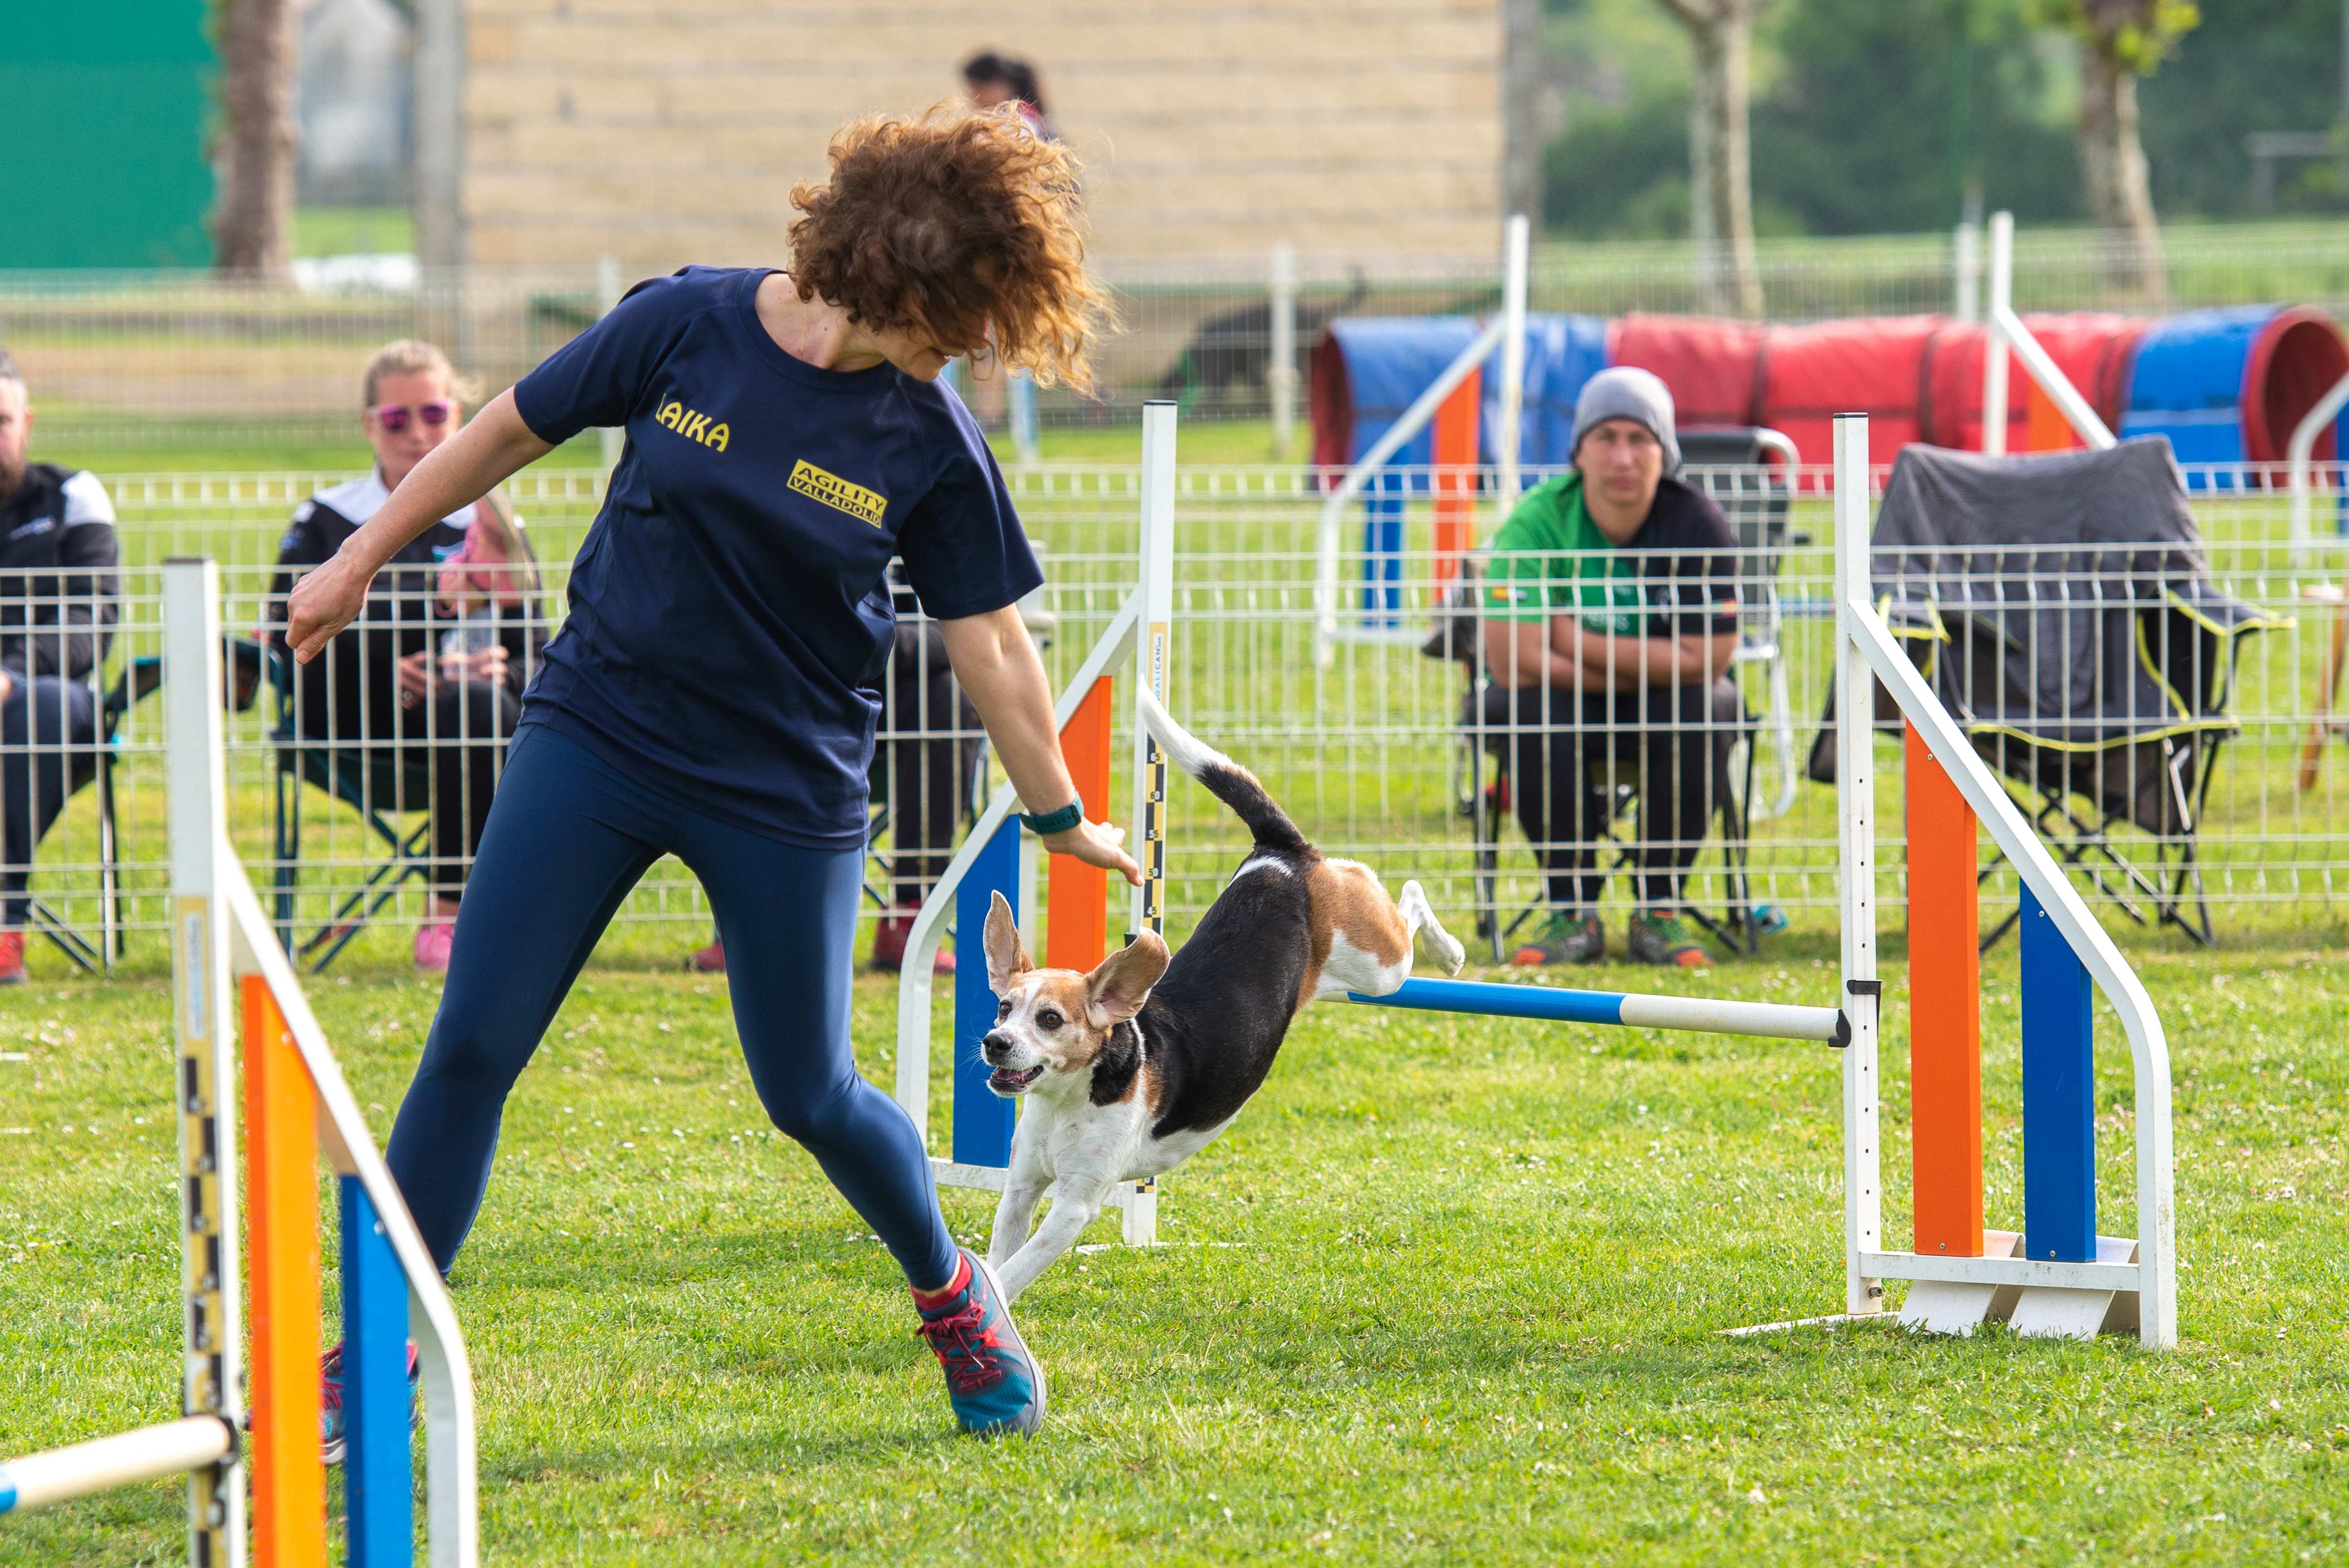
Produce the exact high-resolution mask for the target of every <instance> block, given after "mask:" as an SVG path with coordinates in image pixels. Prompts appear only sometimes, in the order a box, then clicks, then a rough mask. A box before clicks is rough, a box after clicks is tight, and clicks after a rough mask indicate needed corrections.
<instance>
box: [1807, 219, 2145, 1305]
mask: <svg viewBox="0 0 2349 1568" xmlns="http://www.w3.org/2000/svg"><path fill="white" fill-rule="evenodd" d="M1993 232H1996V231H1995V228H1994V229H1993ZM1995 249H1996V247H1995V245H1994V246H1993V252H1994V253H1995ZM1995 270H1996V269H1995V267H1994V268H1993V271H1994V272H1995ZM1867 464H1868V420H1867V418H1866V417H1865V416H1863V415H1857V414H1847V415H1842V416H1839V417H1838V418H1837V420H1836V599H1837V604H1836V612H1837V614H1836V624H1837V646H1838V655H1837V682H1838V691H1837V707H1836V712H1837V758H1838V761H1839V763H1840V764H1841V765H1842V767H1843V768H1844V769H1847V771H1844V772H1842V773H1840V774H1839V775H1838V778H1837V788H1838V789H1839V790H1840V791H1841V794H1842V798H1843V799H1842V820H1843V851H1844V878H1845V883H1844V896H1843V904H1844V918H1845V931H1844V959H1845V965H1846V970H1847V978H1846V988H1847V990H1858V989H1861V988H1866V989H1868V990H1869V991H1871V992H1872V990H1873V987H1872V985H1870V983H1871V982H1872V981H1873V979H1874V973H1875V954H1874V938H1875V932H1874V898H1875V890H1874V888H1873V886H1872V883H1873V881H1874V876H1875V867H1874V864H1873V846H1872V842H1871V841H1872V837H1873V832H1872V825H1871V824H1870V823H1869V822H1868V820H1867V812H1868V804H1867V802H1868V798H1869V787H1868V786H1869V776H1868V772H1867V762H1868V748H1869V747H1870V745H1871V744H1872V734H1871V731H1872V727H1873V708H1874V705H1873V703H1872V702H1870V701H1869V700H1868V697H1867V696H1866V695H1865V694H1867V693H1868V692H1869V691H1870V690H1871V689H1872V686H1873V682H1881V683H1882V685H1883V686H1884V688H1885V690H1886V691H1888V692H1889V694H1890V695H1891V696H1892V700H1893V702H1894V704H1895V705H1896V706H1897V707H1899V711H1900V713H1901V715H1902V717H1904V718H1906V719H1907V721H1908V722H1909V725H1910V726H1912V727H1914V728H1915V730H1916V732H1917V734H1918V736H1919V738H1920V740H1921V742H1922V744H1923V746H1924V747H1925V748H1927V750H1928V751H1930V755H1931V757H1932V758H1933V759H1934V760H1935V761H1937V762H1938V763H1939V765H1940V768H1941V769H1942V771H1943V772H1944V773H1945V774H1946V776H1947V778H1948V779H1949V781H1950V783H1951V785H1953V786H1954V787H1955V788H1956V789H1957V791H1958V792H1959V794H1961V796H1962V797H1963V798H1964V800H1965V804H1966V805H1967V806H1968V807H1970V808H1971V810H1972V812H1973V813H1974V815H1975V817H1976V818H1977V819H1979V820H1980V821H1981V822H1982V825H1983V827H1985V828H1986V829H1987V830H1989V833H1990V836H1991V839H1992V841H1993V842H1994V843H1996V845H1997V846H1998V848H1999V850H2000V851H2001V852H2002V854H2004V855H2005V857H2006V859H2007V861H2008V863H2010V864H2011V865H2012V866H2013V868H2014V871H2015V874H2016V876H2017V877H2018V878H2019V879H2020V881H2021V882H2022V883H2023V889H2024V891H2025V896H2026V900H2027V901H2035V903H2036V905H2037V907H2038V910H2039V911H2040V912H2042V913H2044V918H2045V920H2047V921H2048V922H2049V923H2050V924H2051V925H2052V927H2053V930H2054V934H2055V935H2056V936H2057V937H2059V938H2060V944H2055V945H2058V946H2060V947H2064V948H2068V949H2069V954H2070V956H2071V957H2072V958H2073V959H2075V960H2076V962H2077V964H2078V965H2081V966H2082V967H2083V968H2085V972H2086V976H2087V978H2088V979H2090V980H2093V981H2094V983H2095V986H2096V988H2097V989H2099V990H2101V991H2102V992H2103V993H2104V995H2105V997H2106V1001H2107V1002H2109V1003H2110V1004H2111V1006H2112V1008H2113V1011H2114V1012H2115V1013H2116V1014H2117V1015H2118V1016H2119V1018H2120V1021H2121V1026H2122V1029H2123V1032H2124V1033H2125V1034H2126V1035H2127V1039H2128V1046H2129V1057H2130V1063H2131V1068H2132V1071H2133V1078H2134V1088H2135V1116H2134V1118H2133V1121H2134V1126H2135V1136H2136V1154H2137V1236H2136V1237H2135V1238H2134V1239H2133V1240H2115V1239H2114V1238H2110V1237H2104V1236H2096V1237H2095V1238H2093V1239H2094V1243H2095V1244H2094V1249H2093V1251H2094V1255H2093V1256H2092V1257H2086V1258H2081V1259H2076V1260H2066V1261H2054V1260H2050V1259H2048V1258H2045V1257H2030V1256H2015V1255H1983V1256H1957V1255H1940V1254H1935V1255H1930V1256H1928V1255H1920V1253H1915V1252H1899V1251H1894V1250H1890V1249H1889V1248H1887V1247H1885V1245H1884V1244H1883V1242H1882V1238H1881V1235H1880V1231H1881V1210H1882V1197H1881V1194H1882V1183H1881V1180H1880V1171H1879V1169H1878V1138H1877V1132H1878V1125H1877V1123H1878V1117H1877V1109H1878V1077H1877V1070H1876V1068H1877V1063H1876V1031H1875V1029H1874V1027H1873V1022H1874V1018H1873V1015H1874V1012H1875V1000H1876V999H1875V997H1874V995H1872V994H1871V995H1865V996H1863V995H1852V996H1850V997H1848V998H1847V1007H1849V1008H1851V1011H1852V1047H1851V1051H1850V1054H1849V1056H1848V1057H1847V1058H1846V1060H1845V1063H1844V1117H1845V1124H1844V1152H1845V1189H1844V1203H1845V1215H1846V1220H1845V1231H1846V1274H1847V1291H1846V1298H1847V1299H1846V1304H1845V1311H1846V1314H1847V1315H1870V1314H1874V1313H1877V1312H1879V1311H1880V1310H1881V1309H1882V1282H1883V1281H1885V1280H1890V1279H1900V1280H1908V1281H1909V1282H1911V1285H1910V1293H1909V1301H1908V1303H1907V1304H1906V1305H1905V1307H1904V1310H1903V1312H1902V1315H1901V1316H1902V1320H1903V1321H1904V1322H1907V1323H1910V1324H1912V1325H1915V1326H1921V1327H1928V1328H1935V1329H1951V1330H1958V1331H1962V1330H1964V1329H1966V1328H1968V1327H1970V1326H1971V1325H1972V1324H1974V1323H1978V1322H1982V1321H1985V1320H1988V1319H1994V1318H1995V1319H2003V1320H2006V1321H2008V1322H2011V1323H2013V1325H2014V1326H2016V1328H2017V1330H2018V1332H2022V1333H2026V1334H2033V1333H2036V1334H2048V1335H2060V1336H2093V1335H2095V1333H2097V1332H2098V1331H2099V1329H2100V1328H2106V1327H2115V1326H2129V1325H2130V1324H2131V1322H2132V1320H2133V1324H2134V1326H2135V1327H2136V1329H2137V1335H2138V1337H2139V1338H2140V1340H2141V1341H2142V1342H2143V1343H2144V1344H2145V1346H2147V1347H2148V1348H2151V1349H2167V1348H2169V1347H2172V1346H2175V1345H2176V1344H2177V1343H2178V1303H2177V1290H2176V1261H2175V1253H2176V1236H2175V1233H2176V1202H2175V1198H2174V1195H2173V1188H2172V1166H2171V1157H2170V1084H2169V1054H2168V1041H2167V1039H2166V1038H2165V1037H2164V1035H2163V1032H2162V1026H2161V1019H2160V1017H2159V1016H2158V1014H2157V1013H2156V1012H2155V1010H2154V1006H2153V1001H2152V998H2151V997H2150V996H2148V995H2147V993H2146V989H2145V986H2144V985H2143V983H2142V982H2141V981H2139V980H2138V978H2137V975H2136V973H2135V972H2134V971H2133V970H2131V969H2130V968H2129V966H2128V964H2127V960H2125V959H2124V958H2123V957H2122V956H2121V954H2120V951H2119V949H2118V948H2116V946H2115V945H2114V944H2113V941H2112V938H2111V937H2110V936H2109V935H2107V934H2106V932H2105V929H2104V927H2103V926H2102V925H2100V924H2099V923H2097V921H2096V918H2095V915H2094V914H2093V913H2090V912H2089V909H2088V906H2087V903H2086V902H2085V900H2084V899H2082V898H2081V896H2080V894H2079V892H2077V890H2075V888H2074V887H2073V886H2072V884H2071V882H2069V881H2068V880H2067V879H2066V878H2065V877H2064V871H2063V868H2062V866H2061V865H2060V864H2059V863H2058V862H2057V861H2056V859H2055V857H2054V855H2053V854H2051V853H2050V852H2049V851H2048V850H2047V848H2046V846H2044V844H2042V843H2041V842H2040V841H2039V838H2038V836H2037V834H2035V833H2034V832H2033V830H2032V829H2031V826H2030V824H2029V823H2028V822H2026V821H2025V820H2023V813H2022V812H2021V810H2018V809H2017V808H2016V806H2015V804H2014V802H2013V799H2011V798H2010V797H2009V796H2008V795H2007V793H2006V790H2005V789H2003V788H2002V786H2001V785H2000V783H1999V782H1998V779H1997V778H1996V776H1995V775H1994V774H1992V771H1991V770H1990V768H1989V766H1988V765H1987V764H1985V763H1984V762H1983V761H1982V759H1981V758H1980V757H1978V756H1977V755H1976V754H1975V752H1974V749H1973V747H1972V745H1971V741H1970V739H1969V738H1968V737H1967V735H1966V733H1965V731H1964V730H1963V729H1962V728H1961V727H1960V726H1959V724H1958V722H1957V720H1956V719H1955V717H1952V716H1951V713H1950V711H1949V710H1948V709H1947V708H1946V707H1943V706H1942V704H1941V703H1940V699H1938V698H1937V697H1936V696H1934V695H1933V693H1932V690H1931V688H1930V686H1927V685H1926V684H1925V680H1924V677H1923V676H1921V675H1920V673H1919V672H1918V670H1917V667H1916V665H1914V664H1912V663H1911V662H1910V661H1909V655H1907V654H1906V653H1904V652H1903V651H1902V650H1901V648H1900V646H1899V643H1898V641H1897V640H1896V639H1895V638H1894V637H1893V635H1892V634H1891V631H1890V629H1889V627H1888V626H1887V625H1886V624H1885V623H1884V620H1883V617H1882V616H1881V615H1879V614H1878V612H1877V610H1876V608H1875V606H1874V604H1873V603H1872V597H1873V595H1872V591H1871V588H1870V578H1869V573H1868V541H1869V537H1870V532H1871V530H1870V526H1869V502H1868V469H1867ZM1871 676H1872V677H1873V682H1872V681H1871V679H1870V677H1871ZM1854 768H1857V769H1858V771H1857V773H1855V772H1853V771H1850V770H1849V769H1854ZM2042 940H2043V941H2044V938H2043V939H2042ZM1911 962H1912V964H1913V963H1914V962H1915V958H1914V956H1913V955H1912V959H1911ZM2027 970H2028V964H2027V963H2026V971H2027ZM2032 983H2033V976H2032V975H2031V974H2030V973H2028V972H2026V974H2025V975H2024V985H2025V989H2026V993H2027V992H2028V990H2029V988H2030V986H2031V985H2032ZM1861 1003H1865V1004H1866V1008H1865V1011H1866V1014H1867V1016H1868V1026H1867V1027H1865V1028H1863V1026H1862V1023H1861V1016H1862V1015H1861V1009H1860V1008H1859V1007H1858V1006H1855V1005H1856V1004H1861ZM2080 1003H2081V1007H2082V1012H2081V1015H2080V1017H2081V1026H2082V1027H2083V1029H2085V1026H2086V1013H2085V1008H2086V1006H2087V1000H2086V997H2085V995H2082V996H2081V998H2080ZM2031 1006H2032V999H2031V997H2030V996H2029V995H2025V997H2024V1007H2025V1012H2026V1015H2028V1013H2029V1011H2030V1009H2031ZM2083 1043H2084V1044H2085V1042H2083ZM2031 1047H2032V1040H2031V1037H2030V1034H2029V1030H2028V1025H2027V1022H2026V1034H2025V1062H2024V1072H2025V1075H2026V1080H2028V1078H2029V1075H2030V1074H2031V1072H2032V1070H2033V1064H2032V1062H2031V1060H2030V1053H2031ZM2027 1088H2028V1082H2027V1081H2026V1091H2027ZM2025 1109H2026V1118H2025V1119H2026V1126H2027V1125H2028V1123H2029V1114H2028V1112H2029V1108H2028V1105H2027V1104H2026V1108H2025ZM2027 1160H2028V1154H2027V1153H2026V1161H2027ZM2027 1177H2028V1171H2027V1167H2026V1178H2027ZM2026 1202H2028V1199H2027V1196H2026ZM2090 1202H2091V1204H2092V1203H2093V1197H2092V1193H2091V1197H2090ZM2088 1218H2089V1222H2090V1224H2091V1225H2093V1219H2094V1216H2093V1213H2091V1214H2090V1215H2089V1217H2088ZM1987 1234H1988V1235H1989V1236H1991V1237H1992V1238H1993V1239H1994V1240H1995V1241H1997V1242H1998V1243H1999V1244H2003V1245H2005V1246H2006V1247H2007V1249H2008V1252H2010V1253H2012V1252H2014V1251H2019V1250H2021V1249H2020V1246H2019V1244H2018V1243H2017V1238H2016V1236H2015V1235H2013V1234H2012V1233H2003V1232H1992V1233H1987ZM1986 1250H1988V1251H1990V1252H1992V1253H1996V1251H1997V1248H1996V1246H1992V1248H1989V1249H1986Z"/></svg>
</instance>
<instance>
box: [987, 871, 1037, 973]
mask: <svg viewBox="0 0 2349 1568" xmlns="http://www.w3.org/2000/svg"><path fill="white" fill-rule="evenodd" d="M1034 967H1036V966H1035V965H1032V964H1030V963H1029V962H1028V950H1027V949H1026V948H1025V947H1023V946H1021V945H1020V944H1019V926H1018V925H1017V924H1015V923H1013V921H1012V919H1011V906H1010V904H1009V903H1005V902H1004V898H1003V895H1002V894H1001V893H995V894H992V895H991V896H990V897H989V899H988V905H987V985H988V989H989V990H991V991H993V992H994V993H995V994H996V995H999V996H1000V995H1005V994H1006V993H1007V992H1009V990H1010V989H1011V985H1012V983H1013V982H1014V981H1016V980H1018V979H1019V976H1021V975H1025V974H1027V973H1028V971H1030V969H1033V968H1034Z"/></svg>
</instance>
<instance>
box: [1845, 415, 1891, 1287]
mask: <svg viewBox="0 0 2349 1568" xmlns="http://www.w3.org/2000/svg"><path fill="white" fill-rule="evenodd" d="M1835 520H1836V676H1835V678H1836V808H1837V826H1838V830H1839V831H1838V847H1839V848H1840V850H1841V852H1842V865H1841V869H1840V873H1839V874H1840V877H1841V880H1842V883H1843V886H1842V893H1843V898H1842V907H1843V995H1841V996H1840V997H1838V998H1837V1000H1838V1001H1839V1002H1840V1003H1841V1004H1842V1006H1843V1009H1844V1013H1845V1015H1846V1016H1847V1017H1848V1018H1849V1019H1850V1020H1851V1043H1850V1044H1849V1045H1847V1047H1844V1057H1843V1202H1844V1310H1845V1311H1846V1312H1852V1313H1871V1312H1878V1311H1881V1310H1882V1309H1883V1305H1884V1285H1883V1282H1882V1281H1881V1280H1878V1279H1873V1278H1870V1277H1869V1276H1868V1275H1867V1274H1862V1273H1861V1272H1860V1261H1859V1260H1860V1254H1861V1253H1872V1252H1875V1251H1878V1249H1879V1247H1880V1245H1881V1240H1882V1231H1883V1214H1884V1198H1883V1181H1882V1180H1881V1172H1880V1171H1879V1169H1878V1152H1877V1151H1878V1128H1877V1070H1876V1068H1877V1063H1876V1052H1877V1023H1878V1015H1879V1013H1880V1011H1881V1001H1882V997H1881V994H1880V991H1879V988H1878V980H1877V975H1876V774H1875V768H1874V761H1875V758H1873V756H1872V755H1871V753H1872V750H1873V748H1874V745H1875V736H1874V722H1875V717H1876V700H1875V699H1876V677H1875V676H1874V675H1873V674H1871V673H1870V672H1869V670H1868V661H1867V659H1866V658H1865V657H1864V656H1863V655H1861V654H1860V652H1859V645H1858V641H1857V637H1856V635H1855V634H1854V629H1853V616H1854V614H1856V613H1857V611H1858V610H1859V609H1861V608H1863V607H1865V606H1866V604H1867V603H1868V596H1869V593H1870V589H1869V578H1868V416H1867V415H1865V414H1838V415H1837V416H1836V420H1835Z"/></svg>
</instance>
